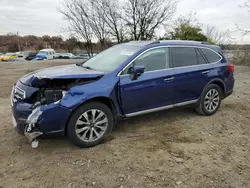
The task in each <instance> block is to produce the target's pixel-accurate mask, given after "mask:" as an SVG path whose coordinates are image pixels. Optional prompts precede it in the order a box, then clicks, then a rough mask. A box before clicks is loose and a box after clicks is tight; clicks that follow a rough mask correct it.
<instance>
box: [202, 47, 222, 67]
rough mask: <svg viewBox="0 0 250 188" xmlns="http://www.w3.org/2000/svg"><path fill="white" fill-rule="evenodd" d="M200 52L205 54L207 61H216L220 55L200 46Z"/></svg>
mask: <svg viewBox="0 0 250 188" xmlns="http://www.w3.org/2000/svg"><path fill="white" fill-rule="evenodd" d="M200 50H201V51H202V53H203V54H204V55H205V56H206V58H207V60H208V62H209V63H216V62H218V61H220V60H221V57H220V56H219V55H218V54H217V53H215V52H214V51H212V50H209V49H206V48H200Z"/></svg>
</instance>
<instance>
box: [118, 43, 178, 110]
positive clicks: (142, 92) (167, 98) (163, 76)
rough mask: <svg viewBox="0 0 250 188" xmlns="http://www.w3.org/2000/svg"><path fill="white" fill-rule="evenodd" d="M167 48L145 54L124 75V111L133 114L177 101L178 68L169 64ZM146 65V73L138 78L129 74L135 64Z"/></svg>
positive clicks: (121, 78)
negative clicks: (176, 73) (135, 78)
mask: <svg viewBox="0 0 250 188" xmlns="http://www.w3.org/2000/svg"><path fill="white" fill-rule="evenodd" d="M169 59H170V50H169V48H167V47H160V48H155V49H151V50H149V51H147V52H145V53H143V54H142V55H141V56H139V58H137V59H136V60H135V61H134V62H133V63H131V65H130V66H129V67H127V68H126V69H125V70H124V72H123V74H122V75H120V93H121V102H122V109H123V111H124V114H132V113H135V112H141V111H146V110H152V109H156V108H159V107H166V106H168V105H172V104H173V101H172V99H173V86H174V85H173V78H174V70H173V69H170V68H169V67H170V64H169V62H170V61H169ZM135 65H143V66H145V72H144V73H143V74H142V75H141V76H140V77H138V79H137V80H131V79H130V77H129V75H128V74H127V71H128V69H129V68H130V67H131V66H135Z"/></svg>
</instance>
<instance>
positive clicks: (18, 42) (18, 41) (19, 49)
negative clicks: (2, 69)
mask: <svg viewBox="0 0 250 188" xmlns="http://www.w3.org/2000/svg"><path fill="white" fill-rule="evenodd" d="M18 34H19V33H18V32H17V45H18V51H19V52H20V51H21V48H20V40H19V36H18Z"/></svg>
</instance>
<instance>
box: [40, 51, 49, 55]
mask: <svg viewBox="0 0 250 188" xmlns="http://www.w3.org/2000/svg"><path fill="white" fill-rule="evenodd" d="M38 54H39V55H48V52H45V51H40V52H39V53H38Z"/></svg>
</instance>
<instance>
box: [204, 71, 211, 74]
mask: <svg viewBox="0 0 250 188" xmlns="http://www.w3.org/2000/svg"><path fill="white" fill-rule="evenodd" d="M208 73H210V71H204V72H202V74H208Z"/></svg>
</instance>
